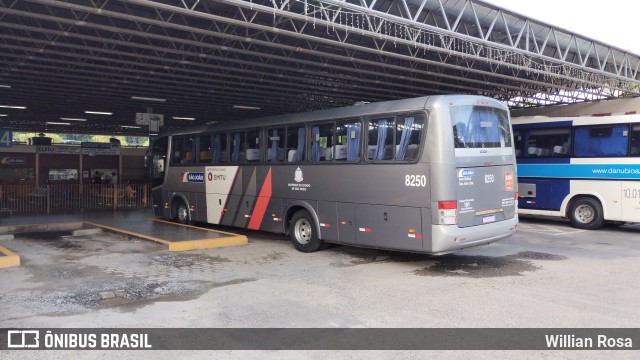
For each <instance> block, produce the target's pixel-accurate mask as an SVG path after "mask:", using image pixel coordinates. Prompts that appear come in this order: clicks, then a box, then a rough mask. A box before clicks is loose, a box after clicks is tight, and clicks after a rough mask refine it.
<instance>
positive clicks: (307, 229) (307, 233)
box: [293, 219, 312, 245]
mask: <svg viewBox="0 0 640 360" xmlns="http://www.w3.org/2000/svg"><path fill="white" fill-rule="evenodd" d="M293 231H294V233H295V236H296V240H297V241H298V242H299V243H300V244H302V245H307V244H308V243H309V241H311V233H312V230H311V224H310V223H309V222H308V221H307V220H305V219H300V220H298V222H296V225H295V226H294V229H293Z"/></svg>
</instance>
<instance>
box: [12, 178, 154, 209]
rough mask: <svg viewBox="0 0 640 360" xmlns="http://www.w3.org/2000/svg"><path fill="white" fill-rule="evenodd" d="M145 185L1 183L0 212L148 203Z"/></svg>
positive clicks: (112, 206)
mask: <svg viewBox="0 0 640 360" xmlns="http://www.w3.org/2000/svg"><path fill="white" fill-rule="evenodd" d="M149 199H150V197H149V185H148V184H144V185H129V184H127V185H110V184H104V185H102V184H96V185H47V186H40V187H37V186H34V185H1V186H0V212H2V213H7V212H8V213H13V212H17V213H20V212H46V213H59V212H65V211H71V210H91V209H114V210H115V209H125V208H129V209H135V208H138V209H139V208H146V207H148V206H149Z"/></svg>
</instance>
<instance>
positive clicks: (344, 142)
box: [329, 120, 362, 161]
mask: <svg viewBox="0 0 640 360" xmlns="http://www.w3.org/2000/svg"><path fill="white" fill-rule="evenodd" d="M361 134H362V125H361V123H360V122H359V121H355V120H348V121H343V122H339V123H338V124H336V137H335V144H334V145H333V149H332V150H333V152H332V153H331V154H329V155H330V156H333V159H334V160H336V161H360V139H361V137H362V136H361Z"/></svg>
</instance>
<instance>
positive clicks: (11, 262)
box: [0, 246, 20, 268]
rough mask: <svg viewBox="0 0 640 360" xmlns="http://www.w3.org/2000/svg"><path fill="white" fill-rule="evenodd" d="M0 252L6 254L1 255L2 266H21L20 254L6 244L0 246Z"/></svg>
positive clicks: (0, 262) (0, 263) (0, 265)
mask: <svg viewBox="0 0 640 360" xmlns="http://www.w3.org/2000/svg"><path fill="white" fill-rule="evenodd" d="M0 252H1V253H3V254H4V255H5V256H0V268H7V267H10V266H20V256H18V255H16V254H14V253H13V252H11V251H10V250H9V249H7V248H6V247H4V246H0Z"/></svg>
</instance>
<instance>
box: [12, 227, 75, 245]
mask: <svg viewBox="0 0 640 360" xmlns="http://www.w3.org/2000/svg"><path fill="white" fill-rule="evenodd" d="M70 235H71V231H47V232H32V233H22V234H17V235H16V240H20V241H24V242H29V241H31V242H38V243H40V244H44V245H47V246H51V247H54V248H58V249H64V250H77V249H82V245H81V242H80V241H78V240H76V239H75V238H73V237H71V236H70Z"/></svg>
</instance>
